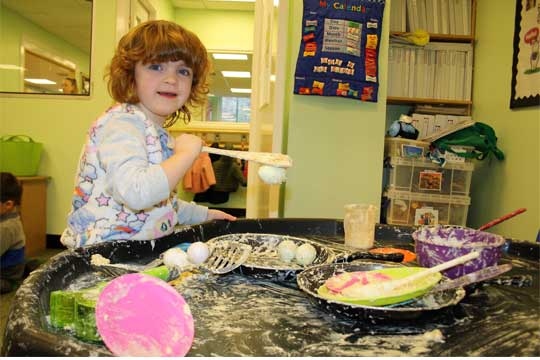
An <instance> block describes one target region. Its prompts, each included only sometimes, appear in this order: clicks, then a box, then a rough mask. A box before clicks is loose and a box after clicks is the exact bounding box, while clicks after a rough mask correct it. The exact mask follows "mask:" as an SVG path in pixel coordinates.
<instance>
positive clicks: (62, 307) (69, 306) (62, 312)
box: [49, 290, 77, 328]
mask: <svg viewBox="0 0 540 360" xmlns="http://www.w3.org/2000/svg"><path fill="white" fill-rule="evenodd" d="M76 294H77V292H76V291H63V290H56V291H53V292H51V294H50V298H49V304H50V308H51V312H50V317H51V325H52V326H54V327H56V328H65V327H72V326H73V323H74V321H75V312H74V309H75V295H76Z"/></svg>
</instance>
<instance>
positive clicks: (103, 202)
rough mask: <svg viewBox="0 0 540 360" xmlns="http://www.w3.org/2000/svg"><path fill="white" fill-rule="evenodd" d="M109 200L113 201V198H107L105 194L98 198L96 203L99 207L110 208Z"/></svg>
mask: <svg viewBox="0 0 540 360" xmlns="http://www.w3.org/2000/svg"><path fill="white" fill-rule="evenodd" d="M109 200H111V198H110V197H108V196H105V195H104V194H103V193H101V194H100V195H99V197H97V198H96V201H97V203H98V205H99V206H109Z"/></svg>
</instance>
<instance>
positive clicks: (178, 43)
mask: <svg viewBox="0 0 540 360" xmlns="http://www.w3.org/2000/svg"><path fill="white" fill-rule="evenodd" d="M179 60H182V61H184V62H185V64H186V65H187V66H188V67H190V68H191V69H192V70H193V82H192V84H191V93H190V95H189V98H188V99H187V101H186V103H187V104H188V105H203V104H204V103H205V101H206V96H205V95H206V94H208V83H207V81H208V79H207V77H208V73H209V72H210V61H209V59H208V53H207V51H206V48H205V47H204V45H203V43H202V42H201V40H200V39H199V38H198V37H197V35H195V34H194V33H192V32H191V31H189V30H187V29H185V28H183V27H182V26H180V25H178V24H176V23H174V22H170V21H165V20H151V21H147V22H144V23H142V24H139V25H138V26H136V27H135V28H133V29H132V30H131V31H129V32H128V33H127V34H126V35H124V36H123V37H122V38H121V39H120V41H119V43H118V47H117V48H116V52H115V54H114V56H113V58H112V60H111V63H110V65H109V68H108V71H107V73H106V75H105V78H108V79H107V80H108V87H109V93H110V94H111V96H112V98H113V99H114V100H115V101H117V102H120V103H124V102H125V103H130V104H136V103H138V102H139V97H138V96H137V92H136V91H135V65H136V64H137V63H138V62H139V61H142V63H143V64H149V63H153V62H156V63H160V62H167V61H179ZM180 113H184V115H185V116H187V118H188V121H189V119H190V114H189V110H188V108H187V107H186V106H185V105H184V106H182V108H181V109H178V111H177V112H176V113H175V114H174V115H173V116H172V121H168V123H167V124H166V125H164V126H165V127H166V126H170V125H172V124H173V123H174V122H175V121H176V119H177V118H178V117H179V115H180Z"/></svg>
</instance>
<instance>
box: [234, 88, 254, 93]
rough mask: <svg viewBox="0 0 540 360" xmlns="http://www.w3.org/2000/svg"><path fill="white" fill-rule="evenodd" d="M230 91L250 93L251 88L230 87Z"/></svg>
mask: <svg viewBox="0 0 540 360" xmlns="http://www.w3.org/2000/svg"><path fill="white" fill-rule="evenodd" d="M231 92H233V93H241V94H251V89H239V88H231Z"/></svg>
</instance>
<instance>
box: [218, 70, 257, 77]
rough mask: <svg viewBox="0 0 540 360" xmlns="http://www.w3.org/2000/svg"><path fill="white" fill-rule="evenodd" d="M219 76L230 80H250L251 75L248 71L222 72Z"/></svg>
mask: <svg viewBox="0 0 540 360" xmlns="http://www.w3.org/2000/svg"><path fill="white" fill-rule="evenodd" d="M221 75H223V76H224V77H232V78H250V77H251V73H250V72H249V71H222V72H221Z"/></svg>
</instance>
